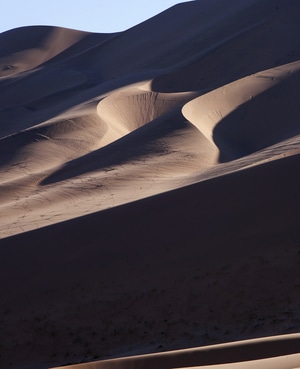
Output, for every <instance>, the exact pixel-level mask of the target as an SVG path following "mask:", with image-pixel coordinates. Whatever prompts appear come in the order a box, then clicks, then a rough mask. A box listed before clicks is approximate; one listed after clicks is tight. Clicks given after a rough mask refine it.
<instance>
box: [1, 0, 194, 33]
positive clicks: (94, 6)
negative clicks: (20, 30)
mask: <svg viewBox="0 0 300 369" xmlns="http://www.w3.org/2000/svg"><path fill="white" fill-rule="evenodd" d="M187 1H189V0H179V1H178V0H177V1H176V0H14V1H10V0H4V1H1V9H0V32H4V31H7V30H10V29H12V28H17V27H21V26H29V25H53V26H61V27H67V28H74V29H78V30H83V31H91V32H103V33H106V32H108V33H109V32H119V31H124V30H125V29H128V28H130V27H132V26H134V25H136V24H138V23H141V22H143V21H144V20H146V19H148V18H150V17H152V16H154V15H156V14H158V13H160V12H162V11H163V10H165V9H167V8H169V7H171V6H172V5H175V4H178V3H182V2H187Z"/></svg>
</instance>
